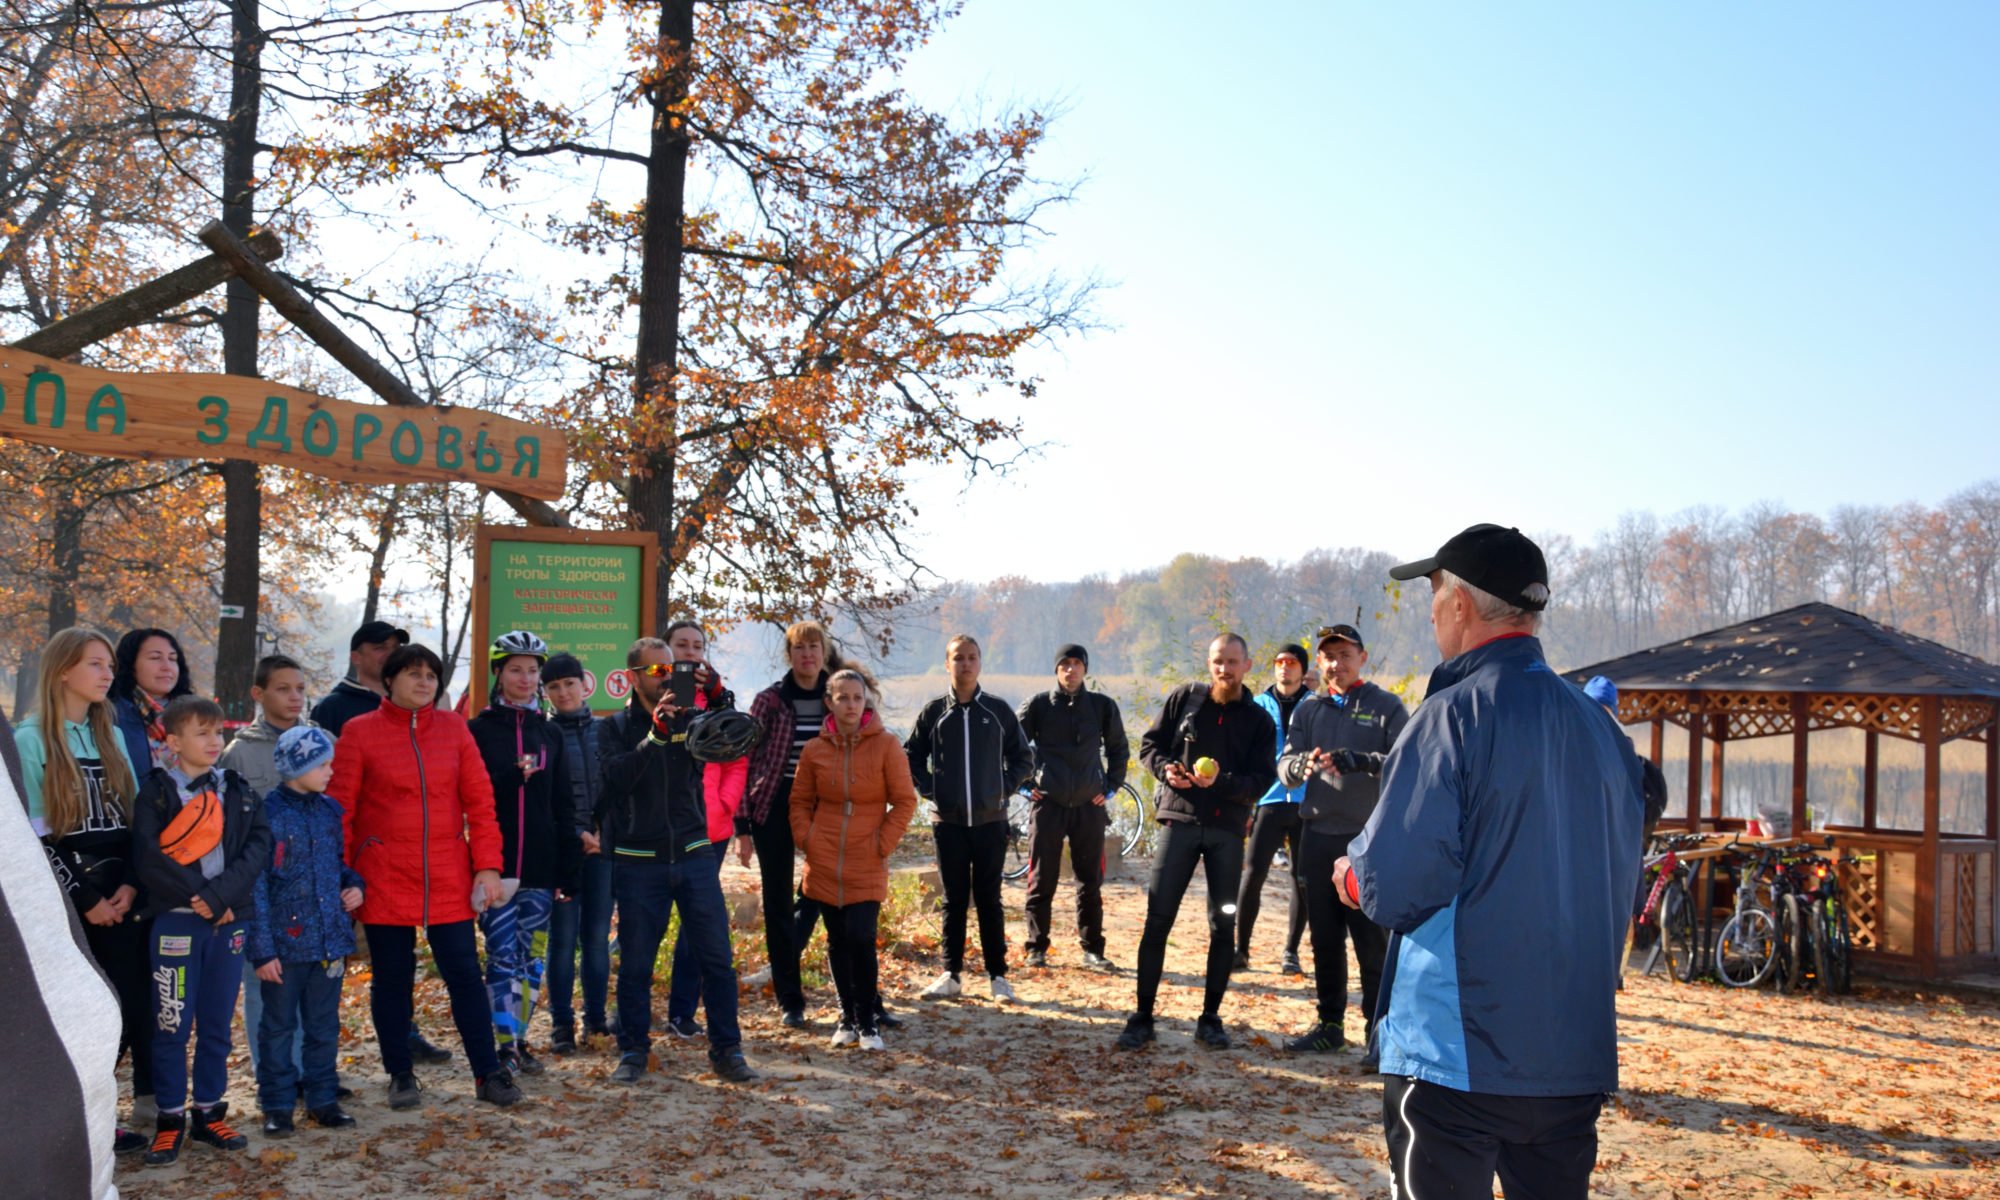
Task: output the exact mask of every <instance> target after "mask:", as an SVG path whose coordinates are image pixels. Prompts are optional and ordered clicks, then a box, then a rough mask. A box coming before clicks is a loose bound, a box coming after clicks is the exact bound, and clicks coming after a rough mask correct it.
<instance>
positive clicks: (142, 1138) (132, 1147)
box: [111, 1128, 146, 1154]
mask: <svg viewBox="0 0 2000 1200" xmlns="http://www.w3.org/2000/svg"><path fill="white" fill-rule="evenodd" d="M145 1148H146V1135H145V1134H143V1133H140V1132H139V1131H138V1130H136V1129H123V1128H121V1129H119V1130H118V1132H117V1133H115V1134H113V1135H112V1138H111V1152H112V1153H113V1154H137V1153H139V1151H141V1150H144V1149H145Z"/></svg>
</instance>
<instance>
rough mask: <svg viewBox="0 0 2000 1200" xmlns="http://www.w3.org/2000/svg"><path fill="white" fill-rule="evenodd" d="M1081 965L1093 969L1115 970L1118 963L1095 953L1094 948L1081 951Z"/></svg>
mask: <svg viewBox="0 0 2000 1200" xmlns="http://www.w3.org/2000/svg"><path fill="white" fill-rule="evenodd" d="M1083 965H1084V966H1086V967H1089V968H1090V969H1091V970H1093V971H1116V970H1117V969H1118V964H1117V963H1115V962H1112V961H1111V960H1110V959H1108V958H1106V957H1104V956H1103V955H1102V954H1099V953H1097V952H1096V951H1095V950H1085V951H1084V952H1083Z"/></svg>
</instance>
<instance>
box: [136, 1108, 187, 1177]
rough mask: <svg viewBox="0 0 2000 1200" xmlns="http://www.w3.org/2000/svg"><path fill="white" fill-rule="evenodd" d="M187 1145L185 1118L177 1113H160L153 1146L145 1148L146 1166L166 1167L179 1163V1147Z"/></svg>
mask: <svg viewBox="0 0 2000 1200" xmlns="http://www.w3.org/2000/svg"><path fill="white" fill-rule="evenodd" d="M186 1143H187V1118H186V1117H183V1116H182V1115H181V1114H179V1113H161V1114H160V1126H159V1132H158V1133H155V1134H154V1135H153V1144H152V1145H151V1146H148V1147H147V1148H146V1165H147V1166H149V1167H168V1166H172V1165H173V1164H174V1163H175V1162H177V1161H179V1159H180V1156H181V1147H182V1146H183V1145H185V1144H186Z"/></svg>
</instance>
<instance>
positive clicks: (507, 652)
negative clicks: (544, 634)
mask: <svg viewBox="0 0 2000 1200" xmlns="http://www.w3.org/2000/svg"><path fill="white" fill-rule="evenodd" d="M517 654H526V655H528V656H529V657H531V658H533V659H534V660H535V661H536V662H540V663H546V662H548V661H549V644H548V643H547V642H545V641H543V640H542V639H541V638H538V637H536V636H535V635H534V634H532V633H529V632H528V631H527V630H525V629H510V630H508V631H507V632H506V633H503V634H501V635H500V636H499V637H497V638H494V639H493V646H492V648H491V649H490V650H488V651H487V654H486V663H487V666H489V667H491V668H492V669H493V670H496V671H497V670H499V669H500V664H501V663H503V662H506V661H507V660H508V659H510V658H512V657H514V656H515V655H517Z"/></svg>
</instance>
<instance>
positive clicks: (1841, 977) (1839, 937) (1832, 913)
mask: <svg viewBox="0 0 2000 1200" xmlns="http://www.w3.org/2000/svg"><path fill="white" fill-rule="evenodd" d="M1816 907H1817V908H1818V911H1819V918H1820V919H1819V937H1818V939H1817V940H1815V941H1814V942H1813V951H1814V959H1815V961H1816V962H1817V963H1818V966H1819V990H1820V994H1821V995H1826V996H1835V995H1838V996H1845V995H1846V994H1847V993H1848V992H1849V991H1850V990H1852V989H1853V987H1854V960H1853V958H1852V957H1851V955H1850V952H1851V951H1852V949H1853V945H1852V937H1851V935H1850V933H1849V931H1848V928H1847V905H1846V904H1845V903H1844V902H1843V901H1842V900H1841V898H1840V897H1839V896H1829V897H1827V898H1826V899H1824V900H1821V901H1819V902H1818V904H1817V906H1816Z"/></svg>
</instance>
